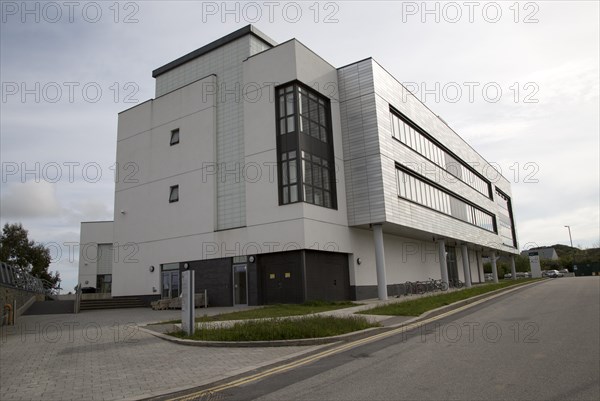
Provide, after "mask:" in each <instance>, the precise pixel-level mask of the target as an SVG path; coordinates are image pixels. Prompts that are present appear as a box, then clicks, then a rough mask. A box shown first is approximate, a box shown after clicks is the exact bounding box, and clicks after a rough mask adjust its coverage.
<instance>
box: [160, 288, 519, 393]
mask: <svg viewBox="0 0 600 401" xmlns="http://www.w3.org/2000/svg"><path fill="white" fill-rule="evenodd" d="M523 287H524V286H523V285H518V286H516V287H515V288H511V289H509V290H507V291H502V292H500V293H498V294H495V295H493V296H491V297H487V298H482V299H479V300H477V301H474V302H471V303H468V304H466V305H463V306H460V307H458V308H456V309H452V310H449V311H448V312H444V313H441V314H439V315H436V316H432V317H430V318H426V319H424V320H420V321H418V322H414V323H410V324H408V325H405V326H400V327H397V328H395V329H391V330H388V331H385V332H383V333H379V334H375V335H372V336H369V337H365V338H361V339H359V340H355V341H351V342H348V343H345V344H342V345H339V346H337V347H335V348H331V349H328V350H326V351H323V352H319V353H317V354H314V355H310V356H307V357H304V358H301V359H298V360H296V361H293V362H290V363H288V364H286V365H281V366H277V367H274V368H271V369H267V370H265V371H263V372H259V373H255V374H253V375H250V376H246V377H242V378H240V379H237V380H233V381H230V382H228V383H224V384H221V385H218V386H214V387H211V388H208V389H205V390H200V391H197V392H195V393H191V394H186V395H183V396H179V397H175V398H169V399H168V400H169V401H193V400H194V399H200V400H201V399H203V398H202V397H205V396H207V395H212V394H214V393H218V392H221V391H223V390H227V389H230V388H233V387H239V386H243V385H244V384H248V383H252V382H255V381H257V380H260V379H263V378H265V377H269V376H272V375H276V374H278V373H283V372H286V371H288V370H291V369H294V368H297V367H300V366H303V365H306V364H309V363H311V362H315V361H318V360H320V359H323V358H326V357H328V356H330V355H334V354H338V353H341V352H344V351H347V350H349V349H352V348H356V347H358V346H361V345H364V344H368V343H371V342H375V341H378V340H382V339H384V338H387V337H391V336H394V335H396V334H399V333H403V332H407V331H410V330H412V329H415V328H417V327H420V326H423V325H427V324H428V323H431V322H434V321H436V320H440V319H443V318H444V317H447V316H451V315H454V314H456V313H459V312H461V311H463V310H465V309H469V308H472V307H474V306H476V305H479V304H481V303H483V302H486V301H489V300H491V299H494V298H497V297H499V296H501V295H505V294H507V293H511V292H513V291H516V290H517V289H520V288H523Z"/></svg>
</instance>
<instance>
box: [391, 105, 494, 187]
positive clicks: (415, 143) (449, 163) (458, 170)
mask: <svg viewBox="0 0 600 401" xmlns="http://www.w3.org/2000/svg"><path fill="white" fill-rule="evenodd" d="M390 121H391V125H392V135H393V136H394V138H396V139H398V140H399V141H400V142H402V143H403V144H405V145H406V146H408V147H409V148H411V149H413V150H414V151H416V152H418V153H420V154H421V155H423V156H425V157H426V158H427V159H429V160H430V161H432V162H433V163H435V164H437V165H438V166H440V167H441V168H443V169H445V170H446V171H448V172H449V173H450V174H452V175H454V176H455V177H456V178H458V179H460V180H461V181H463V182H464V183H466V184H467V185H469V186H470V187H472V188H473V189H475V190H477V191H478V192H480V193H481V194H483V195H485V196H487V197H488V198H491V194H490V184H489V182H487V181H485V180H484V179H482V178H481V177H479V176H478V175H477V174H475V173H474V172H473V171H472V170H471V169H470V168H469V167H467V166H466V165H465V164H464V163H462V162H460V161H458V160H456V159H455V158H454V157H452V156H451V155H450V154H449V153H448V152H446V151H445V150H444V149H442V148H440V147H439V146H438V145H436V144H435V143H434V142H433V141H431V140H430V139H429V138H428V137H426V136H425V135H424V134H422V133H421V132H420V131H419V130H418V129H416V128H415V127H413V126H412V124H409V123H408V122H407V121H405V120H403V119H402V117H400V116H399V115H398V114H396V113H395V112H394V111H392V110H391V109H390Z"/></svg>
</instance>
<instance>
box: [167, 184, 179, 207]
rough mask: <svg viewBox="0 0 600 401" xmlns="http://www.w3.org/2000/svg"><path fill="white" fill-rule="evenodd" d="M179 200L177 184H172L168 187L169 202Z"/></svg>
mask: <svg viewBox="0 0 600 401" xmlns="http://www.w3.org/2000/svg"><path fill="white" fill-rule="evenodd" d="M173 202H179V185H173V186H172V187H171V188H170V189H169V203H173Z"/></svg>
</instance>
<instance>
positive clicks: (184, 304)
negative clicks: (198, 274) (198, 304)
mask: <svg viewBox="0 0 600 401" xmlns="http://www.w3.org/2000/svg"><path fill="white" fill-rule="evenodd" d="M194 298H195V297H194V271H193V270H186V271H184V272H183V274H182V276H181V329H182V330H183V331H184V332H185V333H186V334H187V335H188V336H191V335H193V334H194V329H195V328H196V324H195V321H194V318H195V316H194V315H195V313H194V307H195V305H194Z"/></svg>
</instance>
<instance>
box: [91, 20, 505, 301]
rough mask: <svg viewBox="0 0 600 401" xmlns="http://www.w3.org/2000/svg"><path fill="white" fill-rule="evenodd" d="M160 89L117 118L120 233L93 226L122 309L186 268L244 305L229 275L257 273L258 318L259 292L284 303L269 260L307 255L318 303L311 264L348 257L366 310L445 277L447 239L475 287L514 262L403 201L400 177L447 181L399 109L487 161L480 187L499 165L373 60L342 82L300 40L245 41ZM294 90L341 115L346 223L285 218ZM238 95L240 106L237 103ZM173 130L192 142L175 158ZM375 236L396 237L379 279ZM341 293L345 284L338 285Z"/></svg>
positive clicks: (334, 128)
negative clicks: (488, 267)
mask: <svg viewBox="0 0 600 401" xmlns="http://www.w3.org/2000/svg"><path fill="white" fill-rule="evenodd" d="M154 76H155V77H156V84H157V89H156V93H157V98H156V99H153V100H149V101H147V102H145V103H142V104H140V105H138V106H136V107H134V108H132V109H129V110H126V111H124V112H122V113H120V114H119V124H118V139H117V141H118V143H117V165H118V166H119V171H120V173H121V174H120V176H119V179H118V180H117V183H116V187H115V208H114V210H115V220H114V223H113V224H112V226H111V227H109V226H108V224H106V225H104V226H103V229H102V236H95V234H93V232H94V225H93V224H89V223H82V231H81V242H82V244H83V243H85V242H86V241H94V239H95V238H97V240H98V241H99V240H101V241H102V242H104V241H106V238H107V237H110V238H111V240H109V241H108V242H112V243H114V249H115V257H114V263H113V283H112V294H113V296H125V295H143V296H156V297H158V296H160V291H161V286H162V285H163V283H162V282H161V280H162V279H161V266H164V265H167V264H173V263H177V264H180V265H181V266H182V267H181V268H185V267H184V263H186V264H187V263H188V262H189V263H192V262H194V261H198V262H207V263H208V264H203V265H202V266H204V268H206V269H209V268H210V269H213V268H214V269H215V270H214V271H215V272H221V271H222V272H221V273H218V274H220V275H222V278H221V284H219V285H220V287H219V288H221V290H219V291H231V288H230V287H233V286H235V283H231V285H230V284H227V277H232V270H231V266H232V265H233V264H234V263H238V264H239V263H242V262H240V261H242V260H244V261H245V260H247V261H248V262H247V266H248V277H249V278H248V286H249V287H250V288H249V289H248V291H250V292H252V291H254V292H255V294H254V295H253V296H252V297H251V298H249V299H251V300H250V301H249V303H266V302H269V299H271V298H269V297H266V298H265V296H264V294H262V295H261V292H263V293H264V292H268V291H270V290H268V289H267V288H268V284H269V278H270V277H273V276H275V273H269V272H270V270H269V269H270V268H271V267H270V265H269V263H274V262H267V260H268V259H267V258H266V256H267V255H275V256H277V255H283V256H282V257H283V258H285V255H292V254H294V252H293V251H296V250H300V251H301V252H302V254H301V255H302V256H301V259H298V260H299V262H298V263H301V264H302V266H301V269H300V271H304V273H302V275H303V280H304V281H303V283H301V284H298V285H302V286H303V288H304V293H305V294H306V286H308V285H310V283H309V282H307V277H308V276H307V273H306V271H307V269H312V267H311V266H307V265H306V263H305V254H306V252H309V251H321V253H319V255H321V254H322V255H331V254H342V255H345V259H344V260H345V261H347V263H346V262H345V263H346V266H345V267H344V269H345V272H346V274H347V284H344V285H347V286H348V291H347V294H349V295H348V297H349V298H353V299H356V298H359V299H360V298H366V297H374V296H377V286H378V285H379V293H380V296H381V295H383V294H382V293H381V291H382V290H385V292H386V293H387V292H389V293H390V295H392V294H393V291H394V290H393V288H394V285H395V284H401V283H404V282H406V281H416V280H426V279H428V278H430V277H431V278H440V265H441V261H440V257H439V252H438V245H437V242H436V241H438V240H440V239H443V240H444V241H445V244H446V245H447V248H446V249H448V247H450V248H454V249H455V252H454V254H455V255H456V258H455V260H454V263H455V265H456V266H457V267H458V269H457V274H458V276H457V278H458V279H460V280H461V281H465V273H464V270H463V263H462V258H463V256H462V255H463V252H462V246H463V245H465V246H466V247H467V249H466V255H468V259H469V263H468V269H467V272H468V273H469V275H470V281H472V282H473V283H478V282H483V281H484V277H483V267H482V263H481V255H482V253H484V252H488V251H490V250H495V251H497V252H504V253H508V254H514V253H516V248H513V247H509V246H506V245H505V244H503V243H502V241H501V240H500V239H499V235H498V234H497V233H495V232H491V231H489V230H484V229H482V228H480V227H475V226H473V225H471V224H468V223H466V222H462V221H459V220H457V219H456V218H454V217H451V216H448V215H445V214H442V213H439V212H436V211H435V210H431V209H429V208H426V207H424V206H421V205H418V204H415V203H414V202H410V201H407V200H406V199H403V198H401V197H399V195H398V184H397V179H396V166H397V164H403V165H404V164H406V165H407V166H408V167H409V168H411V167H414V166H417V167H418V166H422V165H423V166H425V167H426V169H427V170H428V171H429V170H431V171H436V169H438V170H439V169H440V168H439V166H436V165H434V164H433V163H430V162H429V161H428V160H427V159H426V158H424V157H422V156H420V155H419V154H417V153H416V152H415V151H413V150H411V149H409V148H407V147H406V146H405V145H403V144H402V143H400V142H399V141H397V140H396V139H394V138H392V134H391V132H390V106H392V107H393V108H394V109H397V110H399V111H400V112H402V113H404V114H405V115H407V116H410V117H411V119H412V120H413V121H414V122H415V123H417V124H419V126H421V127H422V128H423V129H424V130H426V131H427V132H428V133H429V134H430V135H431V136H434V137H435V138H436V140H438V141H439V142H440V143H441V144H444V145H445V146H446V147H447V148H448V149H450V150H451V151H452V152H453V153H454V155H456V156H458V157H460V158H461V159H463V160H464V161H465V162H471V163H473V162H476V163H473V164H474V165H478V167H476V168H478V169H480V170H478V172H479V173H482V172H483V169H488V168H490V166H489V163H487V162H486V161H485V160H484V159H483V158H482V157H481V156H480V155H479V154H477V153H476V152H475V151H474V150H473V149H472V148H471V147H469V146H468V144H467V143H466V142H464V141H463V140H462V139H461V138H460V137H459V136H458V135H457V134H456V133H454V131H452V130H451V129H450V128H448V126H447V125H446V124H444V123H443V122H442V121H441V120H440V119H439V118H438V117H437V116H435V114H433V113H432V112H431V111H430V110H429V109H427V108H426V107H425V106H424V105H423V104H422V103H420V102H419V101H418V100H417V99H416V98H414V97H413V96H412V95H410V94H409V95H407V94H406V93H405V91H406V90H405V89H404V88H403V87H402V86H401V85H400V84H399V83H398V82H397V81H396V80H395V79H394V78H393V77H392V76H391V75H389V74H388V73H387V72H386V71H385V70H384V69H383V68H382V67H381V66H379V65H378V64H377V63H376V62H375V61H373V60H372V59H367V60H363V61H361V62H358V63H355V64H352V65H349V66H346V67H342V68H336V67H334V66H332V65H331V64H329V63H328V62H326V61H325V60H324V59H323V58H321V57H320V56H318V55H317V54H315V53H314V52H312V51H311V50H310V49H309V48H307V47H306V46H304V45H303V44H302V43H300V42H299V41H297V40H295V39H292V40H289V41H287V42H284V43H282V44H279V45H276V44H275V43H273V42H272V41H271V40H270V39H268V38H267V37H265V36H264V35H263V34H262V33H260V32H258V31H257V30H256V29H255V28H253V27H246V28H243V29H242V30H239V31H237V32H234V33H233V34H231V35H228V36H227V37H225V38H223V39H222V40H220V41H217V42H215V43H213V44H210V45H207V46H206V47H205V48H201V49H199V50H198V51H196V52H193V53H190V54H189V55H186V56H184V57H182V58H181V59H179V60H176V61H174V62H172V63H169V64H167V65H165V66H164V67H161V68H160V69H158V70H156V71H155V72H154ZM289 82H299V83H302V84H304V85H305V86H307V87H309V88H312V90H313V91H314V92H315V93H317V94H320V96H321V97H322V98H324V99H327V100H328V102H329V103H328V104H329V110H330V116H331V122H330V125H331V127H330V130H331V138H332V143H333V158H334V162H335V186H336V195H337V204H336V207H335V208H327V207H323V206H318V205H315V204H311V203H307V202H297V203H290V204H281V200H280V195H279V180H280V179H281V177H280V174H281V170H280V166H279V165H278V144H277V135H278V134H277V128H276V127H277V124H278V123H277V119H276V118H277V117H276V107H277V104H276V101H275V99H276V98H275V90H276V88H277V87H278V86H279V85H282V84H286V83H289ZM223 88H225V91H223ZM231 88H234V89H233V90H236V89H235V88H239V90H240V91H241V92H240V93H239V94H237V96H236V95H235V94H234V93H232V92H231V91H229V90H230V89H231ZM174 130H178V134H179V142H178V143H177V144H174V145H171V144H170V138H171V135H172V132H173V131H174ZM438 172H439V171H438ZM417 173H420V172H419V171H417ZM433 175H434V176H437V177H443V176H444V175H443V174H442V173H441V172H439V174H433ZM482 175H483V173H482ZM436 184H437V185H439V186H440V187H441V188H444V189H445V190H448V191H451V192H452V193H454V194H456V195H457V196H460V197H461V198H464V199H465V200H468V201H469V202H472V203H473V204H474V205H476V206H477V207H480V208H482V209H485V210H487V211H488V212H490V213H492V214H497V213H498V210H497V209H498V206H497V205H496V203H495V202H494V201H493V200H492V199H489V198H486V197H485V196H483V195H481V194H480V193H479V192H477V191H475V190H474V189H473V188H471V187H469V186H468V185H466V184H465V183H463V182H461V181H457V180H454V181H451V180H445V181H444V180H441V179H440V180H438V181H436ZM173 186H178V195H179V197H178V200H177V201H176V202H170V201H169V196H170V191H171V187H173ZM494 186H498V187H499V188H500V189H501V191H502V192H503V193H504V194H507V195H509V196H510V184H509V183H508V181H507V180H506V179H504V178H503V177H500V178H498V179H497V180H496V181H495V182H494V183H492V184H491V189H492V191H493V189H494ZM375 224H381V227H382V238H383V249H382V251H383V255H384V259H383V261H384V262H385V263H384V264H385V271H384V273H385V274H381V272H380V274H379V280H378V274H377V263H376V252H375V248H376V247H375V243H374V236H373V231H372V225H375ZM111 230H112V232H111V233H110V235H109V233H108V232H110V231H111ZM281 252H287V253H283V254H281ZM261 255H264V256H265V258H262V259H261ZM240 256H241V257H250V256H252V257H253V258H254V257H256V258H257V262H252V260H253V258H252V259H250V258H249V259H243V258H242V259H239V258H237V259H233V258H234V257H240ZM213 260H214V261H215V265H214V266H212V265H211V264H210V261H213ZM224 260H230V261H229V262H227V263H225V265H227V266H229V267H227V266H225V267H217V261H218V263H223V261H224ZM300 260H301V261H300ZM359 260H360V263H359ZM243 263H246V262H243ZM252 263H256V265H253V264H252ZM324 263H325V264H324V265H322V266H321V265H319V266H318V267H315V268H316V269H325V265H327V264H328V263H329V262H324ZM380 264H381V262H380ZM194 268H195V269H201V267H194ZM219 269H221V270H219ZM227 269H230V270H227ZM302 269H304V270H302ZM211 271H212V270H211ZM268 271H269V272H268ZM323 272H324V270H323ZM92 274H96V273H95V271H94V272H92V266H91V265H89V264H88V265H82V258H80V282H81V281H82V279H87V278H88V277H91V275H92ZM211 274H212V275H213V276H214V274H213V273H211ZM253 274H254V276H253ZM324 274H325V273H324ZM332 274H333V273H332ZM228 275H229V276H228ZM287 275H292V276H293V273H286V277H289V276H287ZM196 276H197V281H200V282H202V279H200V280H199V279H198V273H197V275H196ZM211 277H212V276H211ZM223 277H224V278H223ZM251 277H254V278H251ZM332 277H333V276H332ZM340 277H341V276H340ZM383 277H384V278H383ZM339 279H340V278H339V277H338V276H335V277H334V279H333V282H334V284H333V285H337V281H338V280H339ZM207 280H209V278H207V279H206V280H205V283H206V282H208V281H207ZM223 280H224V281H223ZM261 280H262V281H261ZM88 281H89V280H88ZM382 281H383V282H382ZM223 282H225V284H223ZM206 285H209V284H206ZM216 288H217V285H216V284H215V289H214V290H215V291H217V289H216ZM323 291H327V290H326V289H325V288H324V289H323ZM390 291H391V292H390ZM209 298H210V297H209ZM223 302H229V301H227V300H225V301H223ZM232 302H233V301H232Z"/></svg>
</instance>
